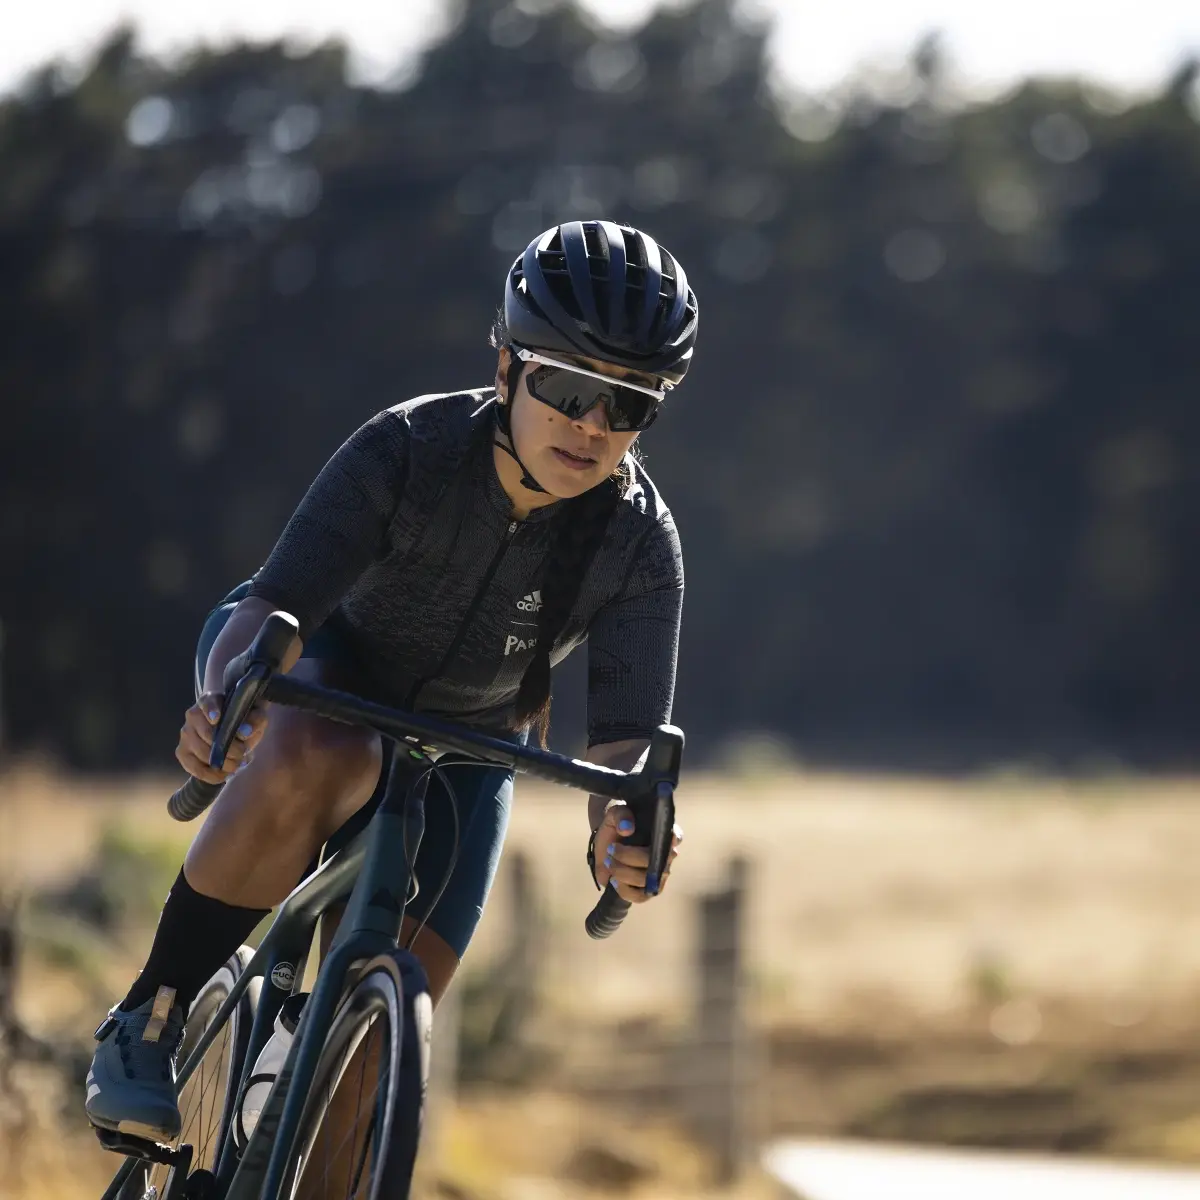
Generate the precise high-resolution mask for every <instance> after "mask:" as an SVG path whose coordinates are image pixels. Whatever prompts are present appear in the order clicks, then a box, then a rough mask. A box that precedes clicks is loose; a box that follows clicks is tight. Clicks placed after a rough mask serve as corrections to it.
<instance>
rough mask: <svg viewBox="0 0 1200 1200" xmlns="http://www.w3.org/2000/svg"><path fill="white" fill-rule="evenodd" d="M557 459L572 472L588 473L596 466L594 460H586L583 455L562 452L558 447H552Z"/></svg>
mask: <svg viewBox="0 0 1200 1200" xmlns="http://www.w3.org/2000/svg"><path fill="white" fill-rule="evenodd" d="M551 449H552V450H553V451H554V455H555V457H556V458H557V459H558V461H559V462H560V463H562V465H563V466H564V467H570V468H571V470H572V471H586V470H588V469H589V468H591V467H594V466H595V465H596V460H595V459H594V458H586V457H585V456H584V455H581V454H572V453H571V452H570V451H569V450H560V449H559V448H558V447H557V446H552V447H551Z"/></svg>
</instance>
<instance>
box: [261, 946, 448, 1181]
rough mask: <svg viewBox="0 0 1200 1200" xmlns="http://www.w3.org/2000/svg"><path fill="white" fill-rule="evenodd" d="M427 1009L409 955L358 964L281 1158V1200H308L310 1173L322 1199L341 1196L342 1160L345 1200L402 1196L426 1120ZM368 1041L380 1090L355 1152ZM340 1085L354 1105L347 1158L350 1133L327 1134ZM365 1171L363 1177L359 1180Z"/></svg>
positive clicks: (422, 983)
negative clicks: (317, 1176) (362, 1049)
mask: <svg viewBox="0 0 1200 1200" xmlns="http://www.w3.org/2000/svg"><path fill="white" fill-rule="evenodd" d="M432 1012H433V1006H432V1002H431V1001H430V997H429V985H428V983H427V981H426V979H425V972H424V970H422V968H421V965H420V963H419V962H418V961H417V960H416V958H414V957H413V956H412V955H411V954H409V953H408V952H407V951H405V950H396V951H393V952H392V953H390V954H384V955H380V956H379V957H378V958H375V959H372V960H371V961H370V962H369V963H367V964H366V966H364V967H363V968H362V972H361V975H360V977H359V979H358V981H357V982H356V983H355V985H354V987H353V988H352V989H351V991H350V993H349V995H348V996H347V997H346V999H345V1000H343V1001H342V1004H341V1006H340V1007H339V1009H338V1011H337V1013H336V1014H335V1015H334V1018H333V1021H332V1023H331V1024H330V1026H329V1032H328V1033H327V1034H326V1037H325V1044H324V1046H323V1047H322V1049H321V1054H320V1058H319V1059H318V1061H317V1068H316V1073H315V1075H314V1077H313V1084H312V1087H311V1089H310V1090H309V1094H308V1099H307V1102H306V1103H305V1106H304V1112H303V1115H302V1116H301V1118H300V1124H299V1127H298V1132H297V1135H296V1139H295V1141H294V1142H293V1143H292V1146H291V1148H290V1149H289V1151H288V1155H287V1158H286V1160H285V1161H286V1169H285V1171H284V1174H283V1180H284V1185H283V1190H282V1191H281V1192H280V1193H279V1195H280V1197H287V1200H303V1198H304V1197H306V1196H308V1195H312V1194H314V1193H313V1189H312V1186H311V1185H312V1182H313V1178H314V1176H313V1173H314V1172H316V1171H320V1172H321V1182H322V1185H323V1186H322V1187H321V1189H320V1192H319V1194H320V1195H322V1196H324V1197H326V1198H327V1200H328V1198H329V1197H340V1196H341V1195H342V1194H343V1193H342V1191H341V1190H340V1189H341V1183H340V1177H341V1170H342V1168H343V1163H345V1167H346V1174H347V1184H346V1190H345V1196H346V1197H354V1198H355V1200H407V1197H408V1195H409V1191H410V1188H411V1186H412V1175H413V1168H414V1166H415V1164H416V1157H417V1148H418V1144H419V1142H420V1136H421V1125H422V1121H423V1118H424V1108H425V1090H426V1085H427V1082H428V1075H429V1039H430V1033H431V1018H432ZM367 1038H372V1039H374V1045H375V1046H377V1047H378V1048H379V1059H378V1065H377V1071H376V1082H377V1084H378V1085H379V1090H380V1091H382V1093H383V1094H382V1096H380V1095H379V1093H378V1091H377V1094H376V1096H375V1097H374V1099H373V1102H372V1103H371V1105H370V1110H371V1111H372V1112H373V1115H372V1117H371V1119H370V1120H369V1121H368V1122H367V1123H366V1128H365V1133H366V1135H367V1138H371V1139H372V1140H371V1143H367V1139H366V1138H363V1139H362V1142H363V1144H362V1145H361V1146H360V1130H361V1129H362V1125H363V1122H362V1121H361V1120H359V1119H358V1118H359V1117H364V1116H365V1115H366V1113H367V1111H368V1109H367V1108H364V1107H362V1106H361V1099H362V1094H363V1090H364V1088H363V1083H364V1081H365V1078H366V1074H367V1072H366V1071H365V1069H364V1062H363V1060H364V1059H365V1058H366V1055H365V1054H356V1053H355V1051H356V1050H357V1048H358V1047H359V1046H360V1045H362V1044H363V1043H364V1040H365V1039H367ZM356 1059H357V1060H358V1064H357V1067H356V1066H355V1060H356ZM356 1071H357V1074H356ZM356 1079H357V1081H358V1082H357V1085H356V1083H355V1080H356ZM343 1085H348V1086H349V1088H350V1089H351V1092H352V1091H353V1090H354V1089H355V1087H356V1086H357V1097H356V1098H357V1100H358V1101H359V1102H360V1104H359V1108H358V1109H357V1111H356V1119H355V1120H354V1121H353V1123H352V1125H351V1129H352V1130H353V1131H354V1133H353V1138H352V1140H351V1141H350V1144H349V1147H348V1152H347V1153H344V1154H342V1153H341V1152H342V1151H343V1149H344V1148H345V1147H346V1135H345V1134H343V1133H341V1131H340V1130H339V1131H337V1132H335V1133H334V1134H332V1135H330V1134H329V1130H330V1128H332V1127H333V1122H334V1121H335V1120H337V1119H340V1114H338V1113H337V1112H336V1110H335V1108H334V1103H333V1101H334V1097H335V1096H340V1095H342V1093H341V1092H340V1089H341V1088H342V1086H343ZM351 1092H347V1093H345V1095H347V1096H349V1095H350V1094H351ZM339 1103H342V1102H341V1101H339ZM339 1135H340V1139H339V1140H338V1141H337V1142H336V1143H333V1142H332V1139H333V1138H334V1137H339ZM331 1143H332V1144H331ZM369 1144H373V1146H374V1150H373V1152H372V1153H371V1154H370V1155H369V1156H368V1155H367V1154H366V1153H365V1151H366V1150H367V1149H368V1145H369ZM331 1152H332V1156H333V1163H332V1166H331V1164H330V1161H329V1159H330V1153H331ZM339 1155H340V1158H339ZM368 1158H369V1163H368ZM368 1165H369V1174H364V1171H365V1169H366V1168H367V1167H368ZM331 1174H336V1176H337V1179H336V1190H330V1188H329V1184H330V1183H334V1182H335V1180H333V1179H331V1178H330V1176H331ZM302 1185H303V1186H302Z"/></svg>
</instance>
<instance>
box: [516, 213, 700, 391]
mask: <svg viewBox="0 0 1200 1200" xmlns="http://www.w3.org/2000/svg"><path fill="white" fill-rule="evenodd" d="M698 320H699V313H698V309H697V305H696V296H695V293H694V292H693V291H692V289H691V288H690V287H688V282H687V276H686V275H685V274H684V271H683V267H682V266H680V265H679V262H678V261H677V260H676V259H675V258H673V257H672V256H671V255H670V254H669V253H668V252H667V251H666V250H665V249H664V248H663V247H662V246H660V245H659V244H658V243H657V242H656V241H655V240H654V239H653V238H652V237H650V236H649V234H645V233H642V232H641V230H638V229H633V228H631V227H630V226H628V225H618V224H616V223H615V222H613V221H568V222H566V223H565V224H563V225H557V226H555V227H554V228H553V229H547V230H546V232H545V233H543V234H541V235H540V236H539V237H537V238H535V239H534V240H533V241H532V242H530V243H529V247H528V248H527V249H526V251H525V253H524V254H522V255H521V256H520V257H519V258H518V259H517V261H516V262H515V263H513V265H512V269H511V270H510V271H509V273H508V282H507V285H506V287H505V289H504V321H505V324H506V325H507V326H508V335H509V337H510V338H511V340H512V341H513V342H514V343H516V344H517V345H518V346H524V347H525V348H527V349H529V350H543V351H546V352H547V353H550V354H553V353H554V352H555V351H557V352H558V353H560V354H580V355H583V356H584V357H586V358H598V359H601V360H603V361H604V362H609V363H613V364H614V365H615V366H620V367H626V368H628V369H629V370H631V371H641V372H644V373H645V374H647V375H656V376H658V378H659V379H661V380H662V382H663V384H664V386H667V387H674V386H675V385H676V384H677V383H679V381H680V380H681V379H682V378H683V377H684V375H685V374H686V373H687V369H688V365H689V364H690V362H691V359H692V349H693V347H694V346H695V343H696V325H697V323H698Z"/></svg>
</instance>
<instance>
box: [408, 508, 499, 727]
mask: <svg viewBox="0 0 1200 1200" xmlns="http://www.w3.org/2000/svg"><path fill="white" fill-rule="evenodd" d="M520 524H521V522H520V521H510V522H509V523H508V528H507V529H506V530H505V531H504V536H503V537H502V538H501V539H500V545H499V546H497V547H496V553H495V554H493V555H492V561H491V562H490V563H488V569H487V570H486V571H485V572H484V575H483V580H482V581H481V583H480V584H479V587H478V588H477V589H476V591H475V595H474V596H473V597H472V598H471V604H470V607H469V608H468V609H467V612H466V616H464V617H463V619H462V623H461V624H460V625H459V627H458V629H457V631H456V632H455V634H454V637H453V639H452V640H451V642H450V646H449V648H448V649H447V650H446V653H445V654H443V655H442V659H441V662H439V663H438V665H437V667H436V668H435V669H434V671H433V673H432V674H430V675H424V676H422V677H421V678H420V679H418V680H417V682H416V683H414V684H413V685H412V687H411V688H410V689H409V692H408V696H407V698H406V699H405V701H404V707H405V708H407V709H408V710H409V711H410V712H411V711H412V710H413V709H414V708H415V707H416V703H417V698H418V697H419V696H420V694H421V692H422V691H423V690H424V688H425V685H426V684H427V683H429V682H430V681H431V680H433V679H438V678H439V677H440V676H441V674H442V672H443V671H445V669H446V668H447V667H448V666H449V665H450V663H451V662H452V661H453V660H454V656H455V655H456V654H457V653H458V651H459V647H460V646H462V644H463V641H464V640H465V639H466V636H467V631H468V630H469V629H470V627H471V620H472V618H473V617H474V616H475V613H476V612H477V611H478V609H479V605H480V604H481V603H482V602H483V597H484V595H485V594H486V593H487V590H488V586H489V585H490V584H491V582H492V577H493V576H494V575H495V574H496V572H497V570H499V568H500V560H501V559H502V558H503V557H504V554H505V551H506V550H507V549H508V547H509V543H510V542H511V541H512V540H513V535H514V534H515V533H516V532H517V529H518V528H519V527H520Z"/></svg>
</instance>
